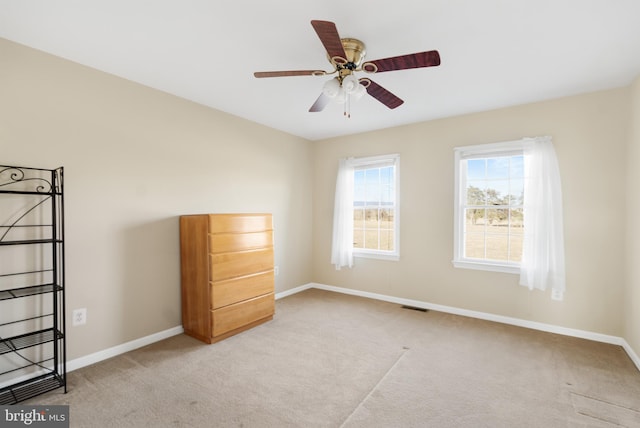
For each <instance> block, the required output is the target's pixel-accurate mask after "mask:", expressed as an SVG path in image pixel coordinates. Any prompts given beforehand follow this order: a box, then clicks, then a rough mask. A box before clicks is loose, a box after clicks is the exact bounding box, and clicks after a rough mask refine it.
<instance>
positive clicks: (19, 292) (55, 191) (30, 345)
mask: <svg viewBox="0 0 640 428" xmlns="http://www.w3.org/2000/svg"><path fill="white" fill-rule="evenodd" d="M64 266H65V262H64V192H63V168H62V167H60V168H57V169H40V168H29V167H17V166H3V165H0V405H11V404H16V403H19V402H21V401H25V400H27V399H29V398H32V397H35V396H37V395H40V394H43V393H45V392H49V391H52V390H54V389H58V388H64V392H65V393H66V392H67V363H66V344H65V336H66V335H65V330H66V326H65V296H64V293H65V286H64V283H65V270H64Z"/></svg>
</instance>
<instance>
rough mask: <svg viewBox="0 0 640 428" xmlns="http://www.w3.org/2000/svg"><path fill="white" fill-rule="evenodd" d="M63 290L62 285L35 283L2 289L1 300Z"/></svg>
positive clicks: (0, 292)
mask: <svg viewBox="0 0 640 428" xmlns="http://www.w3.org/2000/svg"><path fill="white" fill-rule="evenodd" d="M61 290H62V287H60V286H59V285H56V284H43V285H33V286H31V287H22V288H13V289H10V290H0V300H9V299H19V298H21V297H28V296H35V295H38V294H46V293H52V292H54V291H61Z"/></svg>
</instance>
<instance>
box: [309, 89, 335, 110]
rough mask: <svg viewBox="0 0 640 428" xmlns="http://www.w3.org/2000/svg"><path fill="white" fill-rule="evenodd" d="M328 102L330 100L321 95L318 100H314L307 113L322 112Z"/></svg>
mask: <svg viewBox="0 0 640 428" xmlns="http://www.w3.org/2000/svg"><path fill="white" fill-rule="evenodd" d="M330 101H331V98H329V97H328V96H326V95H325V94H322V93H321V94H320V96H319V97H318V99H317V100H316V102H315V103H313V105H312V106H311V108H310V109H309V111H310V112H318V111H322V110H324V108H325V107H326V106H327V104H329V102H330Z"/></svg>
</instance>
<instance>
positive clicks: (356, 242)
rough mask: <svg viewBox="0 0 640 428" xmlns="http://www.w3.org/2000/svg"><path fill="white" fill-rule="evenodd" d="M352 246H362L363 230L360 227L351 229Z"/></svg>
mask: <svg viewBox="0 0 640 428" xmlns="http://www.w3.org/2000/svg"><path fill="white" fill-rule="evenodd" d="M353 248H364V231H363V230H362V229H356V230H354V231H353Z"/></svg>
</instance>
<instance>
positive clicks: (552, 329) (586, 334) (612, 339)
mask: <svg viewBox="0 0 640 428" xmlns="http://www.w3.org/2000/svg"><path fill="white" fill-rule="evenodd" d="M309 288H317V289H320V290H326V291H333V292H336V293H342V294H350V295H352V296H360V297H366V298H369V299H376V300H383V301H385V302H390V303H397V304H400V305H407V306H414V307H417V308H423V309H431V310H434V311H438V312H446V313H449V314H454V315H461V316H465V317H471V318H477V319H481V320H486V321H494V322H499V323H502V324H509V325H515V326H518V327H524V328H530V329H533V330H540V331H545V332H548V333H556V334H562V335H564V336H572V337H578V338H581V339H588V340H593V341H596V342H603V343H609V344H612V345H618V346H621V347H622V348H623V349H624V350H625V352H626V353H627V355H629V358H631V361H633V363H634V364H635V365H636V367H637V368H638V370H639V371H640V358H639V357H638V355H637V354H636V353H635V352H634V351H633V349H632V348H631V346H630V345H629V344H628V343H627V341H626V340H625V339H624V338H622V337H618V336H610V335H607V334H601V333H594V332H591V331H585V330H577V329H573V328H567V327H560V326H557V325H552V324H545V323H540V322H535V321H527V320H522V319H519V318H512V317H505V316H502V315H494V314H489V313H486V312H478V311H470V310H467V309H460V308H455V307H452V306H444V305H437V304H434V303H428V302H422V301H420V300H412V299H403V298H400V297H394V296H388V295H386V294H377V293H370V292H368V291H359V290H353V289H350V288H342V287H335V286H332V285H325V284H318V283H309V284H306V285H304V286H302V287H298V288H296V289H294V290H297V291H296V292H299V291H304V290H308V289H309ZM298 289H300V290H298ZM290 294H293V293H290Z"/></svg>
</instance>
